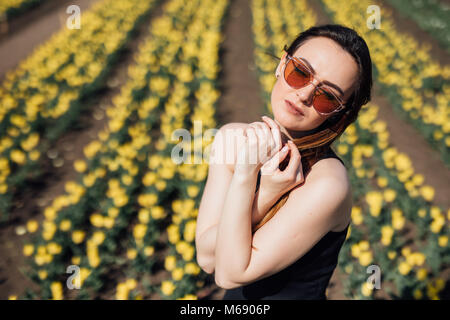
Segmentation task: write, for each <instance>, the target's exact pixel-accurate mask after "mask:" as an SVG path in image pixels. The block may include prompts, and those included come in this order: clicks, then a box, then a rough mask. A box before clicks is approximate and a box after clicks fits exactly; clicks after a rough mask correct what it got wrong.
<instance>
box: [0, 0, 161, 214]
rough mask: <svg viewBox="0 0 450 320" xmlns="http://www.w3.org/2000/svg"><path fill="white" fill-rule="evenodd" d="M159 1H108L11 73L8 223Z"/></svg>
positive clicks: (0, 149) (3, 181)
mask: <svg viewBox="0 0 450 320" xmlns="http://www.w3.org/2000/svg"><path fill="white" fill-rule="evenodd" d="M157 3H158V1H157V0H152V1H138V0H125V1H113V0H102V1H100V2H98V3H96V4H94V5H93V6H92V8H91V9H90V10H88V11H86V12H84V13H83V26H82V28H81V29H73V30H71V29H67V28H64V29H62V30H61V31H60V32H58V33H57V34H55V35H54V36H53V37H52V38H51V39H50V40H49V41H47V42H46V43H44V44H43V45H41V46H40V47H39V48H37V49H36V50H35V51H34V52H33V53H32V54H31V56H30V57H28V58H27V59H26V60H24V61H23V62H22V63H20V65H19V66H18V67H17V68H16V69H15V70H13V71H11V72H9V73H8V74H7V75H6V77H5V81H4V82H3V84H2V86H1V87H0V104H1V105H2V108H0V218H1V219H2V220H6V219H7V218H8V212H9V211H10V209H11V203H12V200H13V197H14V195H15V194H16V193H17V192H18V190H20V189H21V188H22V187H23V186H24V185H25V183H26V182H28V181H30V180H31V179H38V178H39V176H40V174H41V170H42V168H43V167H42V166H43V164H44V161H46V160H45V159H44V157H42V155H43V154H45V153H46V152H47V151H48V150H49V146H51V145H52V144H53V143H54V141H55V140H56V139H57V138H58V137H59V136H60V135H61V133H63V132H64V131H66V130H67V129H68V128H70V126H71V125H72V124H73V123H74V122H75V121H76V120H77V118H78V116H79V114H80V113H81V112H82V111H83V106H84V104H85V102H84V103H83V102H82V99H84V98H85V97H88V96H89V95H90V94H91V93H92V92H94V91H95V90H97V89H98V88H100V87H101V86H102V85H103V83H104V80H105V77H106V76H107V75H108V74H109V72H110V69H111V66H113V64H114V62H115V61H116V59H117V57H118V56H119V52H120V49H122V48H123V47H124V45H125V44H126V43H127V41H128V40H129V39H130V37H131V32H132V31H133V30H134V29H135V28H136V26H137V24H138V23H139V22H140V21H141V18H142V17H143V16H144V15H145V14H146V13H147V12H149V11H150V9H151V8H154V7H155V6H156V4H157ZM124 11H126V12H128V13H127V14H126V15H124V14H123V12H124Z"/></svg>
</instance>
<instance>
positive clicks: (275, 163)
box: [261, 145, 289, 173]
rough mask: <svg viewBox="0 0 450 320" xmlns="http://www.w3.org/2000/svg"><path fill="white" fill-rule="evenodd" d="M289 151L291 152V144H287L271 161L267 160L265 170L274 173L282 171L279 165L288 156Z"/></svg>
mask: <svg viewBox="0 0 450 320" xmlns="http://www.w3.org/2000/svg"><path fill="white" fill-rule="evenodd" d="M288 153H289V146H288V145H285V146H284V147H283V148H281V150H280V151H278V152H277V153H276V154H275V155H274V156H273V157H272V158H271V159H270V160H269V161H267V162H266V163H265V164H264V167H265V172H267V173H273V172H274V171H280V172H281V170H280V169H279V168H278V167H279V165H280V163H281V162H282V161H283V160H284V159H285V158H286V156H287V155H288ZM261 173H263V171H262V169H261Z"/></svg>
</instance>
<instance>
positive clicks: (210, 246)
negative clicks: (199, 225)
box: [197, 179, 277, 274]
mask: <svg viewBox="0 0 450 320" xmlns="http://www.w3.org/2000/svg"><path fill="white" fill-rule="evenodd" d="M230 180H231V179H230ZM276 200H277V198H274V197H273V196H272V195H267V194H266V193H265V189H263V188H261V189H259V190H258V192H257V193H256V194H255V199H254V201H253V206H252V226H255V225H256V224H258V223H259V222H260V221H261V220H262V218H264V216H265V214H266V213H267V212H268V211H269V209H270V207H271V206H272V205H273V204H274V203H275V202H276ZM218 224H219V221H217V223H216V224H214V225H211V226H210V227H209V228H208V229H206V230H205V231H203V232H202V233H200V234H199V236H198V237H197V259H198V260H199V262H200V261H201V265H200V267H201V268H202V269H203V270H204V271H205V272H206V273H209V274H211V273H213V272H214V269H215V249H216V239H217V226H218ZM199 264H200V263H199Z"/></svg>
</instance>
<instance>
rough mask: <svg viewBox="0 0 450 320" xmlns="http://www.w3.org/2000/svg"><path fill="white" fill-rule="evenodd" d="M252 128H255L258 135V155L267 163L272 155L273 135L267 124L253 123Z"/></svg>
mask: <svg viewBox="0 0 450 320" xmlns="http://www.w3.org/2000/svg"><path fill="white" fill-rule="evenodd" d="M252 127H254V128H255V132H256V135H257V136H258V155H259V157H260V159H261V161H264V162H265V161H266V160H267V159H268V158H270V154H271V153H272V147H273V143H272V141H271V139H272V135H271V134H270V130H269V128H268V127H267V125H266V124H265V123H262V122H258V123H253V125H252ZM264 127H265V128H264Z"/></svg>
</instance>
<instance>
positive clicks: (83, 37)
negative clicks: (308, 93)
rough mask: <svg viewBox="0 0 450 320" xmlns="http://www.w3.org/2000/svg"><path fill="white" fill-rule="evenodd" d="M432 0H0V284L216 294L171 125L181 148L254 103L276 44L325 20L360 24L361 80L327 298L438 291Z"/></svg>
mask: <svg viewBox="0 0 450 320" xmlns="http://www.w3.org/2000/svg"><path fill="white" fill-rule="evenodd" d="M449 9H450V1H445V0H412V1H408V0H383V1H369V0H346V1H344V0H342V1H338V0H283V1H281V0H146V1H142V0H71V1H65V0H0V83H1V84H0V221H1V222H0V299H221V298H222V296H223V294H224V290H222V289H221V288H218V287H217V286H216V285H215V283H214V279H213V277H212V276H211V275H208V274H206V273H204V272H203V271H202V270H201V269H200V268H199V266H198V265H197V263H196V258H195V240H194V236H195V225H196V216H197V214H198V205H199V202H200V199H201V195H202V191H203V187H204V183H205V181H206V178H207V172H208V164H207V162H206V161H203V162H201V161H199V162H201V163H196V164H189V163H183V164H179V165H177V164H175V163H174V162H173V161H172V160H171V151H172V149H173V147H174V146H175V145H177V144H178V143H179V141H178V139H172V132H173V131H175V130H176V129H179V128H186V129H188V130H190V131H191V133H192V136H193V139H192V141H191V144H190V143H185V144H183V147H184V150H185V151H186V152H188V151H191V152H189V153H188V154H189V157H192V158H191V159H198V157H201V156H202V154H203V152H206V154H207V146H208V145H209V144H210V143H211V139H210V137H208V136H207V135H206V134H204V133H205V131H206V130H207V129H211V128H219V127H220V126H222V125H223V124H225V123H228V122H253V121H261V120H260V116H261V115H263V114H265V115H269V116H271V106H270V93H271V90H272V87H273V84H274V82H275V75H274V71H275V68H276V66H277V64H278V60H277V59H276V57H281V55H282V48H283V46H284V45H285V44H286V45H290V43H291V41H292V40H293V39H294V38H295V37H296V36H297V35H298V34H299V33H300V32H302V31H303V30H305V29H307V28H309V27H310V26H314V25H319V24H327V23H338V24H343V25H345V26H348V27H351V28H354V29H355V30H356V31H357V32H358V33H359V34H360V35H361V36H362V37H363V38H364V39H365V41H366V42H367V44H368V46H369V49H370V53H371V57H372V62H373V73H374V84H375V86H374V91H373V99H372V101H371V102H370V103H369V104H367V105H365V106H364V107H363V109H362V110H361V112H360V115H359V118H358V120H357V122H356V123H354V124H352V125H351V126H350V127H348V128H347V130H346V131H345V132H344V134H343V135H342V136H341V137H340V138H339V140H338V141H336V142H335V143H334V144H333V149H334V150H335V151H336V153H337V154H338V155H339V156H340V157H341V159H343V160H344V162H345V163H346V166H347V168H349V176H350V179H351V182H352V188H353V190H354V195H353V196H354V201H353V202H354V207H353V209H352V224H351V226H350V228H349V231H348V234H347V239H346V242H345V243H344V246H343V248H342V250H341V252H340V256H339V265H338V268H336V270H335V272H334V274H333V277H332V279H331V281H330V284H329V287H328V289H327V297H328V299H433V300H435V299H448V298H449V296H450V295H449V291H450V283H449V274H450V268H449V261H450V258H449V257H450V255H449V251H450V249H449V248H450V245H449V241H448V237H449V220H450V196H449V195H450V104H449V101H450V100H449V99H450V82H449V79H450V55H449V54H450V30H449V26H448V24H449V21H450V10H449ZM194 121H201V125H202V130H203V131H202V132H201V134H196V135H195V136H194V126H193V125H194ZM197 133H198V132H197ZM372 265H375V266H377V267H379V270H380V275H381V285H380V288H373V287H371V286H370V285H369V284H368V283H367V281H366V280H367V279H368V278H369V276H371V274H372V273H373V271H371V272H369V271H368V270H370V268H369V267H370V266H372ZM74 279H78V280H79V282H76V281H74ZM78 285H79V286H78Z"/></svg>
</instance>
